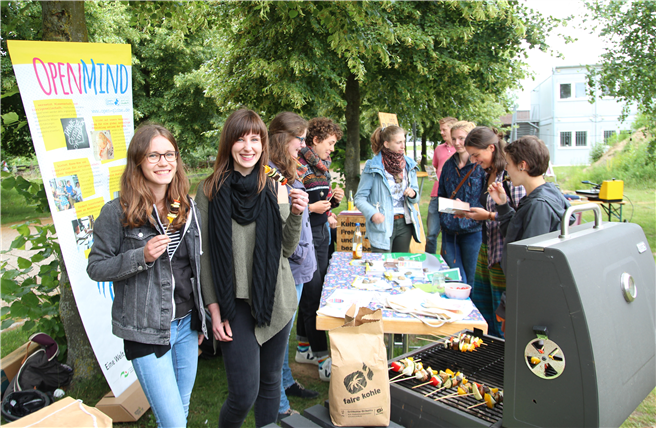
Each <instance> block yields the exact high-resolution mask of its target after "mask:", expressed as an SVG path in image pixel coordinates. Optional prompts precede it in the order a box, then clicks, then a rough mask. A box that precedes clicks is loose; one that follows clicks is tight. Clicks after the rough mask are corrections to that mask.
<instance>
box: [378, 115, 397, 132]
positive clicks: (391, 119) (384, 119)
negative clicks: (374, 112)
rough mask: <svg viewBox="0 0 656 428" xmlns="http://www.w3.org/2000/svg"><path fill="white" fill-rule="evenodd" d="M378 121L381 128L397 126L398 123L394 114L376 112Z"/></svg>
mask: <svg viewBox="0 0 656 428" xmlns="http://www.w3.org/2000/svg"><path fill="white" fill-rule="evenodd" d="M378 120H379V121H380V126H382V127H383V128H385V127H386V126H390V125H396V126H399V121H398V119H397V118H396V114H394V113H382V112H378Z"/></svg>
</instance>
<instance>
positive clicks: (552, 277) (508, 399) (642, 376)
mask: <svg viewBox="0 0 656 428" xmlns="http://www.w3.org/2000/svg"><path fill="white" fill-rule="evenodd" d="M588 209H591V210H594V214H595V222H594V224H593V223H586V224H583V225H580V226H577V227H575V228H573V229H572V233H570V230H569V226H568V225H567V224H566V222H563V226H562V228H561V231H560V232H553V233H549V234H546V235H542V236H538V237H535V238H531V239H526V240H523V241H518V242H515V243H512V244H510V245H508V255H507V256H508V272H506V284H507V305H506V317H507V318H506V340H505V342H504V341H503V340H501V339H498V338H495V337H491V336H482V337H483V339H484V341H485V342H486V343H487V344H488V346H487V347H481V348H478V349H477V350H476V351H474V352H464V353H463V352H460V351H455V350H451V349H445V348H444V346H443V345H441V344H433V345H428V346H425V347H423V348H421V349H419V350H417V351H414V352H412V353H409V354H406V355H402V356H400V357H398V359H401V358H405V357H407V356H413V357H414V358H415V359H417V358H419V359H421V360H422V363H423V365H424V366H428V365H430V366H431V367H432V368H433V369H436V370H445V369H446V368H450V369H451V370H453V371H456V370H458V371H461V372H462V373H463V374H464V375H465V377H467V378H468V379H470V380H472V381H474V382H479V383H483V384H485V385H487V386H489V387H490V388H492V387H498V388H501V389H503V390H504V400H503V403H500V404H498V405H497V406H496V407H494V408H493V409H488V408H487V407H486V406H485V405H483V406H480V407H475V408H473V409H467V407H469V406H471V405H473V404H477V403H480V401H476V400H475V399H474V398H472V397H463V398H453V399H444V400H441V401H437V402H436V401H433V400H432V399H431V397H428V398H425V397H424V394H425V393H427V392H430V391H433V390H435V388H434V387H431V386H429V385H427V386H425V387H420V388H417V389H412V387H413V386H415V385H417V384H419V383H420V382H417V381H415V380H408V381H404V382H399V383H394V384H392V385H391V396H392V420H393V421H394V422H396V423H398V424H400V425H403V426H405V427H407V428H413V427H425V426H444V427H446V426H456V427H482V426H486V427H490V426H494V427H499V426H504V427H528V426H531V427H555V426H561V427H573V426H577V427H588V426H604V427H608V426H620V425H621V424H622V422H623V421H624V420H625V419H626V418H627V417H628V416H629V415H630V414H631V412H633V410H635V408H636V407H637V406H638V405H639V404H640V403H641V402H642V400H644V398H645V397H646V396H647V395H648V394H649V393H650V392H651V391H652V390H653V389H654V387H655V386H656V342H655V341H654V332H655V331H656V321H655V318H656V310H655V307H654V306H655V302H656V292H655V288H656V265H655V264H654V259H653V255H652V252H651V249H650V248H649V245H648V243H647V239H646V238H645V235H644V233H643V231H642V229H641V228H640V227H639V226H637V225H634V224H630V223H605V224H603V225H602V224H601V211H600V209H599V208H598V207H597V206H596V205H595V206H594V207H592V206H590V205H581V206H578V207H577V208H570V209H569V210H568V212H566V213H565V216H564V217H565V218H569V216H570V214H571V213H573V212H576V211H583V210H588ZM474 335H479V336H480V332H476V331H474ZM550 356H551V357H553V358H551V357H550ZM532 357H535V358H538V359H539V360H540V361H539V363H538V364H533V363H532V361H535V360H532V359H531V358H532ZM452 393H454V389H453V388H451V389H450V390H448V392H447V390H442V391H440V392H438V393H437V394H435V395H438V396H445V395H448V394H452Z"/></svg>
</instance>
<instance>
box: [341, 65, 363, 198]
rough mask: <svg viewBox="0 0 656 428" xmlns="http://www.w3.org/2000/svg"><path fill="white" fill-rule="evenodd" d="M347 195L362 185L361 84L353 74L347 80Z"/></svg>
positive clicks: (345, 163) (345, 164) (345, 166)
mask: <svg viewBox="0 0 656 428" xmlns="http://www.w3.org/2000/svg"><path fill="white" fill-rule="evenodd" d="M345 98H346V112H345V116H346V132H347V134H346V159H345V160H344V169H345V172H346V189H345V191H346V194H347V195H348V192H349V190H353V193H355V192H356V191H357V190H358V184H359V183H360V82H358V81H357V80H356V79H355V75H354V74H353V73H351V74H350V75H349V77H348V79H347V80H346V92H345Z"/></svg>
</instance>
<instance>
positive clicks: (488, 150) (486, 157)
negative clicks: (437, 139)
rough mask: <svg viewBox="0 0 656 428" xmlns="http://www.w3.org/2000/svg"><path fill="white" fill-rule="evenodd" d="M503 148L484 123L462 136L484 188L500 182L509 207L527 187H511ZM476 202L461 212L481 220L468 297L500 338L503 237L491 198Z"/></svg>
mask: <svg viewBox="0 0 656 428" xmlns="http://www.w3.org/2000/svg"><path fill="white" fill-rule="evenodd" d="M505 147H506V142H505V141H504V139H503V134H502V133H501V132H500V131H498V130H496V129H491V128H488V127H487V126H477V127H476V128H474V129H473V130H472V131H471V132H470V133H469V134H468V135H467V138H466V139H465V149H466V150H467V153H469V159H470V160H471V161H472V162H473V163H476V164H478V165H479V166H480V167H481V168H483V170H485V176H484V177H483V184H482V187H483V189H487V188H488V187H489V186H491V185H492V184H493V183H501V185H502V187H503V189H504V192H505V194H506V196H507V197H508V201H509V203H510V206H512V207H513V208H514V209H517V206H518V204H519V201H520V200H521V199H522V198H523V197H524V196H526V190H524V186H513V185H512V184H511V183H510V181H509V176H508V173H507V172H506V164H507V162H506V158H505V157H504V155H503V150H504V148H505ZM479 202H480V203H481V205H482V208H479V207H472V208H471V211H470V212H468V213H464V214H463V215H462V217H464V218H469V219H472V220H476V221H478V222H480V223H481V224H482V226H483V243H482V244H481V249H480V251H479V252H478V261H477V262H476V273H475V275H474V286H473V288H472V296H471V299H472V301H473V302H474V304H475V305H476V307H477V308H478V310H479V311H481V314H482V315H483V318H485V321H486V322H487V325H488V327H489V330H488V333H489V334H491V335H492V336H497V337H503V331H502V330H501V323H500V322H499V321H497V319H496V317H495V316H494V311H495V309H496V308H497V307H498V306H499V303H500V302H501V296H502V295H503V293H504V292H505V291H506V276H505V275H504V273H503V270H502V269H501V256H502V254H503V244H504V242H505V240H504V237H503V234H502V233H501V230H500V229H499V222H497V221H496V219H497V212H496V203H495V202H494V199H492V197H491V196H490V194H489V193H488V192H487V191H485V192H484V193H482V194H481V196H480V198H479Z"/></svg>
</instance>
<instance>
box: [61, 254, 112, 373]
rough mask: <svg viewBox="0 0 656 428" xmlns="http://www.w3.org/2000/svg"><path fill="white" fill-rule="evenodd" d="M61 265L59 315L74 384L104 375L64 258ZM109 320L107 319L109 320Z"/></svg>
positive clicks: (67, 360) (67, 362)
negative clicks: (81, 314) (76, 301)
mask: <svg viewBox="0 0 656 428" xmlns="http://www.w3.org/2000/svg"><path fill="white" fill-rule="evenodd" d="M61 266H62V272H61V275H60V280H59V292H60V293H61V297H60V299H59V316H60V317H61V320H62V324H64V331H65V332H66V342H67V346H68V348H67V350H68V355H67V357H66V364H68V365H69V366H71V367H73V370H74V372H73V380H72V382H71V385H73V384H75V382H77V381H79V380H87V379H93V378H95V377H98V376H99V375H100V376H102V370H101V368H100V365H99V364H98V360H96V355H95V354H94V353H93V349H92V348H91V344H90V343H89V338H88V337H87V333H86V330H85V329H84V325H83V324H82V319H81V318H80V312H79V311H78V309H77V305H76V304H75V298H74V296H73V290H72V289H71V283H70V281H69V280H68V273H67V272H66V266H65V265H64V263H63V260H62V261H61ZM109 321H110V320H107V322H109Z"/></svg>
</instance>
